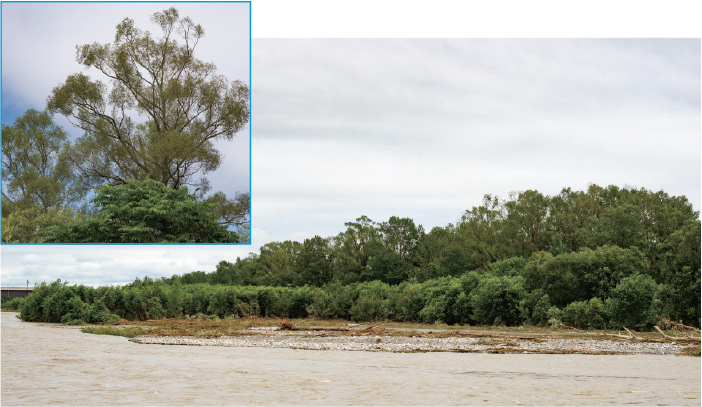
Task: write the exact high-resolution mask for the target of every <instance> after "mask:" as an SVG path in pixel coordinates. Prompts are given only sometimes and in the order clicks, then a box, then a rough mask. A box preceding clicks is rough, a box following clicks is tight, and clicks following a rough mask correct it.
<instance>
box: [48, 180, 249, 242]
mask: <svg viewBox="0 0 702 407" xmlns="http://www.w3.org/2000/svg"><path fill="white" fill-rule="evenodd" d="M95 192H96V196H95V198H94V199H93V200H92V202H93V203H95V204H96V205H97V206H98V207H100V210H99V212H98V215H97V217H95V218H85V219H83V220H81V221H79V222H73V223H68V224H62V225H58V226H56V227H52V228H49V229H48V230H47V234H46V238H45V240H44V241H45V242H47V243H165V242H174V243H237V242H238V240H239V238H238V236H237V234H236V233H234V232H230V231H228V230H227V228H226V227H225V226H222V225H220V224H219V223H217V220H216V219H215V216H214V214H213V213H212V207H211V206H210V205H209V204H207V203H205V202H199V201H198V200H197V198H196V197H195V196H194V195H190V194H188V189H187V188H186V187H181V188H179V189H178V190H174V189H171V188H168V187H166V186H165V185H164V184H162V183H160V182H157V181H154V180H150V179H147V180H145V181H136V180H128V181H127V183H126V184H124V185H118V186H114V187H111V186H108V185H103V186H101V187H99V188H96V190H95Z"/></svg>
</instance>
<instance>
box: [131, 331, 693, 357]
mask: <svg viewBox="0 0 702 407" xmlns="http://www.w3.org/2000/svg"><path fill="white" fill-rule="evenodd" d="M130 341H132V342H135V343H140V344H160V345H190V346H236V347H267V348H290V349H310V350H348V351H369V352H480V353H585V354H613V355H639V354H656V355H675V354H677V353H678V352H680V351H681V350H682V349H683V348H684V347H685V346H683V345H680V344H677V343H670V342H668V343H664V342H634V341H617V340H589V339H554V338H539V339H532V340H529V339H517V338H510V337H505V338H489V339H486V338H471V337H447V338H424V337H407V336H383V335H369V336H347V335H329V334H319V333H316V332H308V331H296V332H294V333H291V332H288V331H277V330H271V331H269V332H263V331H261V332H256V333H255V334H251V335H240V336H222V337H219V338H197V337H185V336H180V337H175V336H140V337H136V338H133V339H130Z"/></svg>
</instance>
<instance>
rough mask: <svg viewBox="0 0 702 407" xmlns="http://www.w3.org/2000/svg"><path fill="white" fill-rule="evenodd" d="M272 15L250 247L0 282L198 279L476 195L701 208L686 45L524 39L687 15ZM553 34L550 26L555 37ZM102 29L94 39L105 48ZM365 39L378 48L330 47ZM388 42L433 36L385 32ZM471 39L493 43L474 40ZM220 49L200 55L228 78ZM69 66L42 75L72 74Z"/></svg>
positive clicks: (421, 219) (39, 251)
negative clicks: (665, 202)
mask: <svg viewBox="0 0 702 407" xmlns="http://www.w3.org/2000/svg"><path fill="white" fill-rule="evenodd" d="M272 3H274V4H280V3H276V2H272ZM259 4H260V5H261V7H259V8H257V5H259ZM270 4H271V2H258V1H254V2H253V5H252V18H253V19H254V20H253V24H252V29H253V36H254V39H253V42H252V123H251V128H252V146H251V148H252V175H251V182H252V189H251V195H252V229H253V242H252V245H251V246H222V245H205V246H195V245H185V246H174V245H165V246H164V245H142V246H125V245H97V246H67V245H61V246H48V245H12V246H8V245H3V246H2V256H3V257H2V285H23V284H25V282H26V280H27V279H29V280H30V284H33V283H34V282H41V281H47V282H49V281H53V280H55V279H57V278H61V279H62V280H68V281H69V282H71V283H85V284H109V283H124V282H129V281H133V280H134V278H135V277H137V276H139V277H143V276H144V275H146V274H148V275H149V276H151V277H160V276H170V275H172V274H182V273H184V272H189V271H194V270H203V271H212V270H214V267H215V265H216V263H217V262H219V261H220V260H228V261H234V260H235V259H236V257H237V256H241V257H244V256H246V255H247V254H248V253H249V252H252V251H253V252H256V251H257V250H258V248H259V247H260V246H261V245H263V244H265V243H268V242H270V241H282V240H286V239H291V240H299V241H302V240H304V239H305V238H309V237H313V236H314V235H320V236H323V237H328V236H332V235H336V234H337V233H339V232H341V231H342V230H344V222H348V221H352V220H354V219H356V218H357V217H360V216H361V215H366V216H368V217H370V218H371V219H373V220H375V221H378V222H382V221H386V220H387V219H388V218H389V217H390V216H393V215H395V216H400V217H410V218H412V219H414V220H415V222H416V223H418V224H422V225H423V226H424V227H425V229H426V230H430V229H431V228H432V227H434V226H445V225H446V224H448V223H454V222H456V220H457V219H458V218H459V217H460V216H461V214H462V213H463V212H464V211H465V210H467V209H470V208H472V207H473V206H478V205H480V203H481V200H482V197H483V195H484V194H488V193H489V194H494V195H498V196H500V197H501V198H508V196H509V193H510V192H512V191H523V190H526V189H536V190H538V191H539V192H541V193H543V194H546V195H554V194H558V193H559V192H560V191H561V189H562V188H564V187H570V188H572V189H574V190H584V189H586V188H587V187H588V185H589V184H590V183H595V184H598V185H601V186H607V185H610V184H614V185H617V186H619V187H625V186H627V187H637V188H641V187H643V188H647V189H650V190H654V191H658V190H661V189H662V190H664V191H666V192H667V193H669V194H671V195H685V196H687V198H688V199H689V200H690V201H691V202H692V204H693V206H694V209H695V210H698V211H699V209H700V184H701V182H700V156H701V154H700V149H701V146H700V133H701V131H702V129H701V125H700V122H701V121H700V88H701V85H700V40H699V39H691V40H690V39H644V40H640V39H617V40H608V39H536V40H527V39H520V37H523V36H529V37H534V36H539V37H553V38H573V37H583V38H594V37H603V36H609V37H633V36H636V37H642V38H643V37H685V36H687V37H691V36H692V35H690V34H688V33H689V32H690V31H689V28H687V26H685V24H686V23H687V22H688V20H686V19H685V18H682V20H680V21H678V22H679V23H680V22H682V23H681V24H678V25H677V26H675V25H673V26H671V28H670V29H669V30H670V31H667V32H661V31H659V30H660V25H656V26H655V27H656V31H654V32H653V35H652V34H651V33H650V32H649V33H646V32H645V30H643V29H641V24H634V29H632V31H631V32H630V33H627V32H626V31H624V32H622V28H621V24H617V22H618V21H621V20H617V19H616V18H615V17H616V12H617V10H614V14H615V15H614V16H613V15H612V10H610V14H608V15H607V16H606V19H605V20H606V21H605V20H603V24H602V26H603V27H604V28H605V30H604V32H603V33H598V32H597V31H595V30H594V29H593V28H592V27H594V26H596V24H591V23H592V21H593V20H592V19H590V20H588V21H589V23H588V24H589V25H588V26H584V25H583V24H580V25H578V24H574V25H573V27H576V31H569V28H565V29H564V27H570V25H568V24H563V21H555V22H554V21H553V19H551V18H547V17H544V16H542V15H540V14H539V13H538V11H539V10H538V9H535V10H532V11H531V12H532V13H534V15H533V16H532V15H525V14H524V12H523V11H522V17H524V18H526V17H530V19H529V20H528V21H529V22H530V24H529V25H528V27H526V28H525V29H524V30H523V32H522V31H520V30H519V29H517V30H515V28H514V27H513V26H511V25H510V26H509V27H508V28H504V34H495V30H496V28H495V27H497V28H498V29H499V27H500V24H497V25H485V26H484V27H485V28H484V29H483V30H484V32H485V33H486V34H484V35H481V31H480V25H479V24H477V25H475V24H466V25H465V27H463V26H461V24H465V22H466V21H465V20H461V19H457V18H456V17H455V16H456V15H457V14H460V13H464V14H463V15H465V16H472V15H471V14H470V10H465V9H460V8H455V9H454V8H452V7H451V6H449V5H450V4H452V3H450V2H441V4H442V7H444V8H443V9H441V8H439V11H443V13H442V12H437V9H436V8H433V9H431V10H429V11H427V12H426V13H424V12H423V9H422V7H423V6H421V3H412V2H410V3H409V4H411V7H409V8H408V9H407V12H408V13H409V14H408V15H410V16H418V17H421V16H422V15H426V16H429V17H435V16H438V15H445V16H447V17H446V18H447V24H441V21H439V22H434V23H433V25H432V24H416V26H417V27H418V28H416V29H415V30H416V33H415V34H413V31H412V29H410V28H408V25H407V21H406V20H402V21H399V22H398V26H399V28H398V30H397V32H396V33H395V32H393V31H392V25H390V26H388V25H387V24H382V23H381V21H385V22H387V21H392V20H391V18H390V17H393V16H394V14H393V13H392V10H391V9H387V8H382V7H381V8H380V9H374V13H370V14H368V15H367V16H365V17H364V15H362V14H359V13H360V12H359V11H358V9H357V8H354V9H353V10H350V9H349V10H342V11H341V12H339V11H336V10H334V11H335V12H338V13H339V14H343V12H345V11H349V13H350V14H349V16H351V17H352V18H351V19H353V18H360V19H361V20H362V19H363V18H367V19H368V26H367V27H369V28H367V30H368V31H364V29H361V28H358V27H362V26H364V25H363V24H362V22H363V21H356V22H355V26H356V27H357V28H356V29H355V30H356V31H354V32H353V35H349V27H348V25H345V24H339V26H338V27H337V26H336V25H335V24H333V20H329V19H324V18H314V17H310V15H312V16H314V15H315V14H314V11H315V10H317V12H318V13H319V10H318V9H316V8H305V5H308V6H310V5H313V6H315V7H316V6H319V4H320V3H318V2H314V1H302V2H295V4H296V7H294V8H293V7H292V6H289V5H288V6H283V7H282V8H271V7H269V5H270ZM286 4H289V3H286ZM403 4H405V3H403ZM593 4H599V3H597V2H595V3H593ZM10 5H12V4H10ZM66 5H71V6H74V7H76V8H80V5H76V4H73V3H68V4H66ZM186 5H187V4H182V6H183V7H182V9H183V10H184V9H185V6H186ZM363 5H367V4H366V3H365V2H361V3H360V6H363ZM7 6H8V4H3V114H5V113H4V112H5V109H6V103H8V102H7V101H6V98H8V97H9V96H8V95H9V94H8V91H9V90H8V89H6V86H7V84H8V77H7V76H6V69H8V70H9V65H10V61H12V60H9V61H8V59H7V54H6V48H5V44H6V42H8V39H7V38H6V36H7V35H8V34H7V33H8V31H7V27H6V26H5V24H6V23H7V24H8V26H9V25H10V23H9V22H8V20H7V15H6V9H5V7H7ZM34 6H35V7H38V6H40V5H34ZM54 6H57V5H54ZM95 6H103V5H95ZM121 6H122V7H126V6H132V7H134V6H135V5H134V4H131V5H130V4H126V5H125V4H122V5H121ZM141 6H144V5H141ZM157 6H161V8H163V7H162V6H163V4H161V3H159V4H157ZM198 7H202V5H198V6H197V7H196V9H197V8H198ZM326 7H327V8H326V9H324V11H325V12H327V13H329V12H330V10H329V8H328V7H330V6H326ZM178 8H179V9H181V5H180V3H179V7H178ZM361 9H362V7H361ZM197 10H199V9H197ZM257 10H260V11H259V12H260V13H263V14H262V15H261V14H257ZM481 11H485V10H481ZM672 11H674V12H678V15H681V14H680V13H679V11H680V10H672ZM151 12H152V11H150V10H149V11H146V13H142V14H147V15H148V14H149V13H151ZM500 12H501V11H500V10H498V9H495V10H493V15H494V16H499V15H501V14H500ZM619 12H620V14H621V15H620V16H619V17H620V18H622V16H624V15H626V16H628V17H629V18H631V16H632V13H631V12H628V11H627V10H619ZM266 13H268V14H266ZM427 13H428V14H427ZM627 13H628V14H627ZM121 14H125V13H121ZM183 14H187V15H190V16H191V17H192V18H193V19H194V20H195V21H196V22H199V23H201V24H202V25H203V27H204V28H205V30H206V31H207V32H208V37H206V39H208V40H209V41H213V42H218V41H220V39H219V38H215V36H214V34H212V35H210V32H212V31H208V27H209V26H210V25H213V26H216V25H217V24H216V20H211V21H212V22H211V23H209V24H208V18H207V15H210V14H209V13H208V14H206V15H203V16H202V17H196V15H195V13H194V12H188V13H183ZM586 14H587V13H586ZM127 15H130V17H131V13H127ZM326 15H330V14H324V16H326ZM647 15H652V14H647ZM655 15H656V16H659V18H661V19H663V20H665V19H666V18H667V17H668V16H667V15H666V14H665V13H658V14H655ZM684 15H687V14H684ZM266 16H269V17H270V19H266ZM317 16H318V17H319V16H320V14H317ZM383 16H385V17H387V19H385V20H383V18H382V17H383ZM214 17H220V18H221V17H222V16H221V15H217V16H214ZM298 17H299V18H298ZM115 18H116V20H115V21H116V22H118V21H119V20H120V19H121V17H115ZM472 18H475V17H470V18H468V19H472ZM539 18H541V20H539ZM135 19H136V17H135ZM508 20H509V19H508ZM271 21H273V22H274V23H275V24H273V23H271ZM488 21H492V20H489V19H488ZM116 22H114V23H112V22H110V23H109V25H110V26H111V27H114V25H115V24H116ZM285 22H287V27H289V32H290V34H289V35H286V31H285V29H284V27H285V24H286V23H285ZM105 24H107V23H105ZM281 24H282V25H283V28H281ZM549 24H555V25H554V27H553V28H552V29H551V31H549V29H548V27H549ZM427 25H428V26H429V27H430V28H429V29H428V28H427ZM688 25H689V24H688ZM98 26H99V24H98ZM476 26H477V27H478V28H477V29H478V31H476ZM261 27H263V28H261ZM266 27H267V28H266ZM431 27H434V31H431ZM462 27H463V28H462ZM503 27H504V26H503ZM532 27H537V29H538V30H539V31H538V32H537V33H535V32H534V28H532ZM315 28H316V29H317V31H315ZM461 29H463V31H461ZM86 30H87V29H86ZM428 30H429V31H428ZM588 30H590V31H588ZM686 30H687V31H686ZM696 30H697V31H695V33H696V34H695V35H694V36H695V37H699V29H696ZM110 32H111V31H110V30H107V34H106V35H107V38H106V39H105V40H102V42H107V41H110V38H109V35H110ZM13 33H14V31H13ZM369 33H370V34H369ZM449 34H450V35H449ZM369 35H370V36H374V37H386V39H369V38H363V39H353V38H343V37H353V36H355V37H368V36H369ZM28 36H29V35H28ZM398 36H400V37H420V36H421V37H434V38H425V39H401V38H387V37H398ZM442 36H444V37H449V36H450V37H466V39H451V40H446V39H442V38H441V37H442ZM483 36H490V37H504V38H506V39H470V38H477V37H483ZM269 37H276V38H269ZM279 37H305V38H307V39H290V38H279ZM314 37H316V38H314ZM13 38H14V35H13ZM324 38H334V39H324ZM87 41H91V40H87ZM68 42H69V54H71V56H73V51H72V50H73V46H74V45H75V44H77V43H82V42H86V40H81V39H74V37H73V35H72V37H71V38H70V40H68ZM225 42H226V41H225ZM203 47H204V41H203ZM7 51H9V50H7ZM203 53H204V51H203ZM220 54H222V53H219V54H218V53H215V54H214V55H213V56H212V57H211V58H209V59H208V58H207V57H205V56H201V57H200V58H202V59H203V60H208V61H209V60H211V61H212V62H215V63H216V64H217V66H218V67H219V68H220V73H223V74H225V75H227V76H228V77H229V78H231V76H230V75H229V74H226V73H225V72H224V71H223V70H222V66H223V65H224V64H225V63H226V62H225V61H222V62H220V59H218V58H219V55H220ZM27 58H28V57H27ZM71 61H72V59H71V58H69V59H68V60H67V62H66V66H67V67H66V68H65V71H62V74H61V75H58V76H59V77H60V78H59V79H57V80H56V81H61V80H62V78H65V76H67V75H68V74H70V73H72V72H74V71H76V64H75V63H73V65H71ZM247 68H248V67H247ZM61 69H64V68H61ZM53 70H54V69H53V68H52V73H51V75H53ZM38 71H39V72H40V74H39V76H41V75H43V74H44V72H43V70H38ZM8 72H10V71H8ZM20 72H21V71H20ZM246 75H248V74H246ZM56 81H54V82H56ZM46 86H47V88H46V90H44V91H37V94H39V95H40V96H41V94H42V92H43V93H45V94H48V92H49V91H50V89H51V88H52V87H53V86H56V83H53V82H52V81H49V83H48V84H47V85H46ZM13 92H19V91H13ZM20 93H22V92H20ZM22 94H23V95H24V94H25V93H22ZM11 95H15V94H14V93H12V94H11ZM45 97H46V95H44V96H41V97H40V98H39V100H43V99H45ZM3 121H5V122H6V118H5V117H4V116H3ZM240 138H246V137H243V136H240Z"/></svg>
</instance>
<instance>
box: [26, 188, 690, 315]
mask: <svg viewBox="0 0 702 407" xmlns="http://www.w3.org/2000/svg"><path fill="white" fill-rule="evenodd" d="M700 234H701V231H700V221H699V214H698V213H697V212H695V211H693V209H692V206H691V205H690V204H689V202H688V201H687V199H686V198H685V197H675V196H672V197H671V196H668V195H667V194H666V193H664V192H662V191H661V192H652V191H648V190H645V189H627V188H622V189H620V188H618V187H616V186H609V187H607V188H602V187H599V186H597V185H592V186H590V187H589V188H588V190H587V191H572V190H570V189H564V190H563V191H561V193H560V194H558V195H556V196H553V197H549V196H544V195H542V194H540V193H539V192H537V191H531V190H530V191H525V192H520V193H516V194H513V195H512V196H510V199H508V200H501V199H499V198H497V197H493V196H490V195H486V196H485V198H484V200H483V204H482V205H480V206H478V207H473V208H472V209H471V210H468V211H466V212H465V213H464V214H463V216H462V217H461V219H460V221H459V222H457V223H456V224H455V225H447V226H446V227H435V228H433V229H432V230H431V231H430V232H428V233H426V232H425V231H424V229H423V228H422V226H418V225H415V223H414V221H413V220H412V219H409V218H398V217H391V218H390V219H389V220H388V221H387V222H381V223H376V222H373V221H372V220H370V219H369V218H367V217H365V216H364V217H361V218H359V219H357V220H356V222H349V223H346V230H345V231H343V232H341V233H339V234H338V235H336V236H333V237H329V238H322V237H319V236H315V237H314V238H311V239H306V240H305V241H304V242H302V243H300V242H293V241H285V242H282V243H281V242H272V243H268V244H266V245H264V246H262V247H261V250H260V252H259V253H257V254H253V253H252V254H251V255H249V256H248V257H246V258H243V259H242V258H238V259H237V260H236V261H235V262H233V263H231V262H226V261H222V262H220V263H219V264H218V265H217V267H216V270H214V271H213V272H210V273H205V272H202V271H197V272H192V273H187V274H185V275H182V276H173V277H171V278H163V279H161V280H159V281H151V280H148V279H146V280H145V281H141V280H137V281H135V282H134V283H133V284H130V285H129V286H127V287H124V288H109V289H102V290H105V291H104V292H98V291H96V293H97V294H95V297H86V298H83V297H82V294H81V296H80V298H81V301H83V302H84V303H85V304H94V300H95V299H101V301H103V303H104V304H105V306H106V307H107V309H109V310H110V312H113V313H115V314H117V315H119V316H120V317H123V318H130V319H131V318H136V319H143V318H147V317H175V316H181V315H193V314H197V313H203V314H208V315H211V314H216V315H218V316H219V317H225V316H244V315H261V316H266V315H268V316H280V317H325V318H349V319H353V320H358V321H367V320H379V319H391V320H398V321H424V322H429V323H433V322H437V321H442V322H445V323H449V324H453V323H469V324H489V325H492V324H506V325H521V324H535V325H548V324H557V323H565V324H566V325H571V326H577V327H592V328H604V327H617V328H619V327H621V326H622V325H626V326H630V327H637V328H645V327H650V326H652V324H654V323H655V322H657V318H658V317H660V316H665V317H667V318H670V319H673V320H679V321H682V322H683V323H685V324H688V325H694V326H699V325H700ZM65 289H72V290H73V289H74V288H70V287H68V288H65ZM76 289H77V288H76ZM38 293H39V292H37V293H35V294H38ZM108 293H120V294H110V295H113V296H115V298H132V297H130V296H139V298H143V300H140V302H139V301H137V302H134V301H132V300H126V301H125V300H124V299H122V300H112V299H110V298H111V297H110V296H109V295H108ZM35 294H32V296H34V295H35ZM66 295H67V294H66ZM156 299H158V303H156V302H155V301H156ZM130 301H131V302H130ZM149 301H152V303H149ZM128 304H132V305H128ZM134 304H140V305H138V306H136V305H134ZM149 304H150V305H149ZM159 307H160V308H159ZM27 315H29V314H27ZM34 315H38V314H36V313H35V314H34ZM23 318H24V310H23ZM28 318H29V317H28Z"/></svg>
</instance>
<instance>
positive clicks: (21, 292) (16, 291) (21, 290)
mask: <svg viewBox="0 0 702 407" xmlns="http://www.w3.org/2000/svg"><path fill="white" fill-rule="evenodd" d="M32 290H34V287H0V291H2V293H1V295H0V296H1V297H26V296H28V295H29V293H31V292H32Z"/></svg>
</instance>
